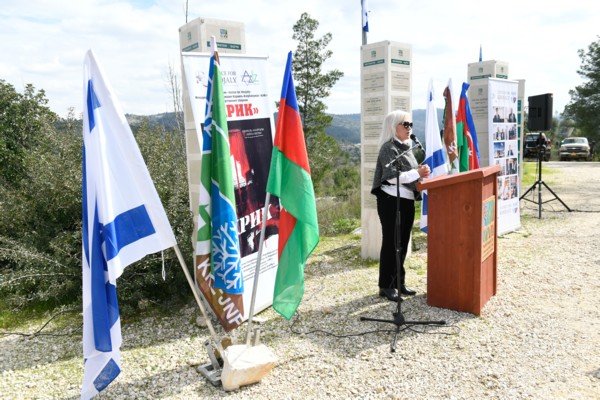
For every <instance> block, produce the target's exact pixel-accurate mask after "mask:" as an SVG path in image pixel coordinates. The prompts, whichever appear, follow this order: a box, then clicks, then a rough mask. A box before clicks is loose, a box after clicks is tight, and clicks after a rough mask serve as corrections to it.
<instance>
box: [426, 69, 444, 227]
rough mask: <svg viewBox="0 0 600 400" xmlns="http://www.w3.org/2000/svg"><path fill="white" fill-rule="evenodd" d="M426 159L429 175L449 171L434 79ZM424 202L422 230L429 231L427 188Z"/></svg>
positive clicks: (429, 98)
mask: <svg viewBox="0 0 600 400" xmlns="http://www.w3.org/2000/svg"><path fill="white" fill-rule="evenodd" d="M425 146H426V147H425V161H423V164H427V165H429V168H430V169H431V174H430V175H429V177H434V176H440V175H446V174H447V173H448V163H447V161H448V160H447V157H448V156H447V155H446V151H445V149H444V146H442V138H441V134H440V125H439V123H438V117H437V109H436V108H435V102H434V96H433V81H431V80H430V81H429V90H428V91H427V108H426V110H425ZM422 196H423V202H422V203H421V230H422V231H423V232H427V214H428V211H429V210H428V199H427V190H424V191H423V192H422Z"/></svg>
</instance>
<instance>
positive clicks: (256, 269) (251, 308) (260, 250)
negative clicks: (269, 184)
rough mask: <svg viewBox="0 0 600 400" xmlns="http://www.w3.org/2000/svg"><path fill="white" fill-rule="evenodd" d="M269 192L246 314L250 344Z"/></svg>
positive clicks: (248, 343)
mask: <svg viewBox="0 0 600 400" xmlns="http://www.w3.org/2000/svg"><path fill="white" fill-rule="evenodd" d="M270 201H271V193H269V192H267V196H266V197H265V208H264V210H263V217H262V227H261V229H260V240H259V242H258V257H257V258H256V268H255V269H254V285H253V287H252V301H251V302H250V314H249V315H248V326H247V328H246V344H247V345H250V334H251V332H252V317H253V316H254V303H255V302H256V291H257V289H258V277H259V276H260V262H261V260H262V251H263V243H264V240H265V231H266V230H267V214H268V213H269V203H270Z"/></svg>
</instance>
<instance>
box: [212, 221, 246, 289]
mask: <svg viewBox="0 0 600 400" xmlns="http://www.w3.org/2000/svg"><path fill="white" fill-rule="evenodd" d="M212 253H213V254H212V255H213V267H214V273H215V275H216V276H218V277H219V278H220V279H221V280H222V281H223V282H224V283H225V286H226V288H227V289H228V290H235V289H240V288H241V287H242V271H241V268H240V248H239V246H238V242H237V229H236V226H235V225H234V224H232V223H231V222H225V223H224V224H223V225H221V226H220V227H219V229H218V230H217V231H216V232H215V233H214V235H213V251H212Z"/></svg>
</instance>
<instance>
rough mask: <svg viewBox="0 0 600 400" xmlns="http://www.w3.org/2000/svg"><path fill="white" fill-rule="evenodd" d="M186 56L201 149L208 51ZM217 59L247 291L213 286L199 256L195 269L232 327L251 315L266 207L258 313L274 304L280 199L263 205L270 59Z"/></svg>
mask: <svg viewBox="0 0 600 400" xmlns="http://www.w3.org/2000/svg"><path fill="white" fill-rule="evenodd" d="M182 59H183V65H184V70H185V75H186V81H187V89H188V92H189V97H190V102H191V106H192V112H193V115H194V125H195V127H196V132H198V141H199V143H200V149H201V148H202V134H201V132H202V129H203V127H202V124H203V123H204V118H205V110H206V87H207V84H208V82H207V80H208V71H209V66H210V54H204V53H189V54H185V53H184V54H183V57H182ZM219 59H220V64H221V72H222V80H223V97H224V100H225V109H226V111H227V126H228V130H229V144H230V150H231V165H232V176H233V185H234V192H235V201H236V209H237V218H238V232H239V244H240V251H241V255H242V274H243V278H244V288H245V291H244V293H243V294H238V295H235V294H229V293H226V292H224V291H222V290H220V289H215V288H214V287H213V283H214V276H213V275H212V272H211V268H210V265H208V263H200V262H198V260H195V262H194V264H195V268H194V270H195V278H196V284H197V285H198V288H199V289H200V291H201V292H202V294H203V296H204V297H205V299H206V300H207V302H208V303H209V304H210V306H211V309H212V311H213V312H214V313H215V315H216V316H217V318H218V319H219V321H220V323H221V324H222V325H223V327H224V328H225V329H226V330H227V331H229V330H231V329H233V328H235V327H237V326H239V325H240V324H241V323H242V322H244V321H245V320H246V319H247V318H248V316H249V311H250V302H251V298H252V288H253V286H254V279H255V277H254V274H255V270H256V261H257V257H258V248H259V240H260V232H261V228H262V218H263V212H265V210H266V212H267V222H266V225H267V226H266V231H265V242H264V243H263V253H262V258H261V266H260V272H259V273H260V275H259V281H258V288H257V293H256V302H255V312H260V311H262V310H264V309H265V308H267V307H269V306H271V305H272V303H273V288H274V284H275V276H276V273H277V242H278V222H279V200H278V199H277V198H274V197H271V201H270V203H269V204H268V207H266V208H265V197H266V185H267V179H268V176H269V167H270V161H271V152H272V149H273V137H274V132H275V129H274V123H273V112H272V110H271V104H270V103H269V95H268V81H267V72H266V66H267V65H266V62H267V59H266V57H251V56H245V55H227V54H219ZM196 212H198V211H196Z"/></svg>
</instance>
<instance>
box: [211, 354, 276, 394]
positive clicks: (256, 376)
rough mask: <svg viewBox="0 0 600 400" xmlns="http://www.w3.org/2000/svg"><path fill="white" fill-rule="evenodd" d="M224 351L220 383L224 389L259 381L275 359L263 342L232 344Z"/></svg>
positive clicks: (271, 367)
mask: <svg viewBox="0 0 600 400" xmlns="http://www.w3.org/2000/svg"><path fill="white" fill-rule="evenodd" d="M224 353H225V355H224V357H223V361H224V364H223V371H222V372H221V384H222V385H223V389H225V390H226V391H230V390H236V389H239V387H240V386H244V385H250V384H252V383H256V382H259V381H260V380H261V379H262V378H263V377H264V376H266V375H267V374H268V373H269V372H271V370H272V369H273V367H274V366H275V362H276V361H277V357H276V356H275V354H274V353H273V352H272V351H271V350H270V349H269V348H268V347H267V346H265V345H264V344H259V345H257V346H247V345H245V344H243V345H232V346H229V347H228V348H227V349H225V350H224Z"/></svg>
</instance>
